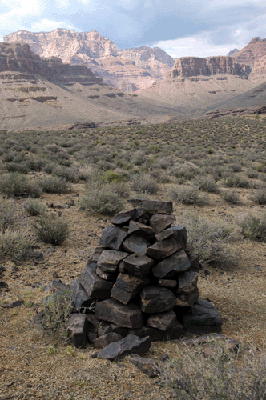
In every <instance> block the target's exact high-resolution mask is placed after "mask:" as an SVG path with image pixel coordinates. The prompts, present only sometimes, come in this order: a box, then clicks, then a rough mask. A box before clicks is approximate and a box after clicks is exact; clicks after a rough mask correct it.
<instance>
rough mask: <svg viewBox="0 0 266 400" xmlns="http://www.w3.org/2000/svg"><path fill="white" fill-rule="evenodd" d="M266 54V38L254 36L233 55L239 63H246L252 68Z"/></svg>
mask: <svg viewBox="0 0 266 400" xmlns="http://www.w3.org/2000/svg"><path fill="white" fill-rule="evenodd" d="M263 56H266V39H260V38H259V37H255V38H253V39H252V40H251V41H250V42H249V43H248V44H247V45H246V46H245V47H243V49H241V50H239V51H238V52H237V53H235V54H234V55H233V58H234V60H235V61H236V62H237V63H239V64H245V65H248V66H250V67H251V68H252V67H253V66H254V65H255V64H256V62H257V61H258V60H259V58H261V57H263Z"/></svg>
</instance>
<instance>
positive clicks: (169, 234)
mask: <svg viewBox="0 0 266 400" xmlns="http://www.w3.org/2000/svg"><path fill="white" fill-rule="evenodd" d="M174 237H175V235H174V232H173V230H172V229H171V228H169V229H165V230H164V231H162V232H160V233H157V234H156V235H155V240H156V241H157V242H161V241H162V240H165V239H171V238H174Z"/></svg>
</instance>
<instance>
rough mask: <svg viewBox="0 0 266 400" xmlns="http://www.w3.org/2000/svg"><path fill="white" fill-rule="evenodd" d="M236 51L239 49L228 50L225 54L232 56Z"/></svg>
mask: <svg viewBox="0 0 266 400" xmlns="http://www.w3.org/2000/svg"><path fill="white" fill-rule="evenodd" d="M238 51H239V50H238V49H234V50H230V51H229V53H228V54H227V56H228V57H233V55H234V54H236V53H237V52H238Z"/></svg>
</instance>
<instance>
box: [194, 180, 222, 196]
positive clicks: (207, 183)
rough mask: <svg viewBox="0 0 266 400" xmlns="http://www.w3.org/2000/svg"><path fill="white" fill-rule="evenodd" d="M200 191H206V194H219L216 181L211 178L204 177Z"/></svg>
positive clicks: (200, 181) (200, 182) (200, 184)
mask: <svg viewBox="0 0 266 400" xmlns="http://www.w3.org/2000/svg"><path fill="white" fill-rule="evenodd" d="M198 185H199V189H200V190H204V191H205V192H209V193H218V192H219V188H218V186H217V184H216V182H215V180H214V179H212V178H209V177H203V178H201V179H200V180H199V182H198Z"/></svg>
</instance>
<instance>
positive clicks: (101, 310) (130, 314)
mask: <svg viewBox="0 0 266 400" xmlns="http://www.w3.org/2000/svg"><path fill="white" fill-rule="evenodd" d="M95 316H96V318H97V319H99V320H103V321H107V322H112V323H114V324H115V325H117V326H122V327H125V328H131V329H137V328H141V327H142V326H143V318H142V312H141V310H140V309H139V308H138V307H137V306H136V305H135V304H130V305H123V304H121V303H119V302H118V301H117V300H115V299H108V300H105V301H101V302H97V303H96V306H95Z"/></svg>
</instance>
